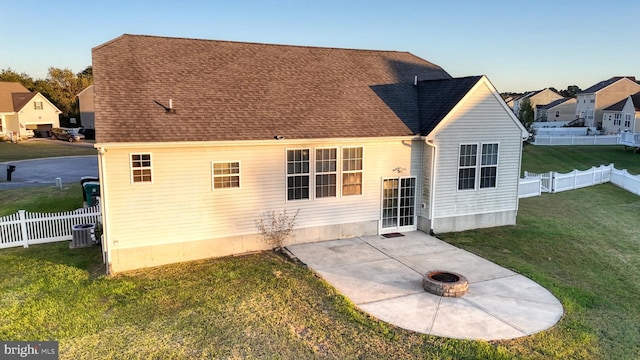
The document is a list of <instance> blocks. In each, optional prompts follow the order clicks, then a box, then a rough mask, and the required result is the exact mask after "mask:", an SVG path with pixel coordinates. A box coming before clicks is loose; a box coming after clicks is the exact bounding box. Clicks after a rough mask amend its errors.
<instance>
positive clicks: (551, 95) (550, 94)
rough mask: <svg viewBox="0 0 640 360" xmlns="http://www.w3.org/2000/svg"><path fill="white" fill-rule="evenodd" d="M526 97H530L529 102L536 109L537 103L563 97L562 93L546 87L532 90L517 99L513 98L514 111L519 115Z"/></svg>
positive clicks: (542, 103)
mask: <svg viewBox="0 0 640 360" xmlns="http://www.w3.org/2000/svg"><path fill="white" fill-rule="evenodd" d="M525 99H529V103H530V104H531V108H533V110H534V111H535V109H536V106H537V105H546V104H548V103H550V102H553V101H555V100H559V99H562V95H560V94H558V93H557V92H555V91H553V90H551V89H549V88H545V89H542V90H536V91H530V92H528V93H526V94H524V95H522V96H520V97H518V98H516V99H514V100H513V107H512V108H513V113H514V114H516V115H518V113H520V108H521V107H522V102H523V101H524V100H525Z"/></svg>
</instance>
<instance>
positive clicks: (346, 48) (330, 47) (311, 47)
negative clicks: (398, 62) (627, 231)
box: [93, 33, 430, 62]
mask: <svg viewBox="0 0 640 360" xmlns="http://www.w3.org/2000/svg"><path fill="white" fill-rule="evenodd" d="M126 37H135V38H153V39H166V40H186V41H193V42H220V43H227V44H245V45H262V46H273V47H291V48H303V49H305V48H306V49H326V50H344V51H361V52H369V53H380V52H382V53H395V54H409V55H412V56H413V57H415V58H417V59H420V60H422V61H428V60H425V59H423V58H421V57H419V56H417V55H414V54H413V53H411V52H409V51H399V50H380V49H358V48H348V47H345V48H342V47H332V46H319V45H318V46H312V45H292V44H276V43H262V42H255V41H240V40H219V39H198V38H190V37H175V36H160V35H145V34H126V33H125V34H122V35H120V36H118V37H117V38H115V39H111V40H109V41H107V42H105V43H103V44H100V45H97V46H95V47H94V48H93V49H99V48H102V47H104V46H106V45H109V44H111V43H114V42H116V41H119V40H121V39H123V38H126ZM429 62H430V61H429Z"/></svg>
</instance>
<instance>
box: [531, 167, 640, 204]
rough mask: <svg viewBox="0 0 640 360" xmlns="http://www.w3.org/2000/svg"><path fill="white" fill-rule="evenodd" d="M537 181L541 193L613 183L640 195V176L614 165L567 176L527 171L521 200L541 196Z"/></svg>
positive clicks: (593, 168)
mask: <svg viewBox="0 0 640 360" xmlns="http://www.w3.org/2000/svg"><path fill="white" fill-rule="evenodd" d="M535 181H538V186H539V188H540V193H543V192H549V193H556V192H562V191H567V190H574V189H579V188H583V187H587V186H593V185H598V184H604V183H607V182H611V183H612V184H614V185H616V186H619V187H621V188H623V189H625V190H627V191H629V192H632V193H634V194H636V195H640V175H631V174H629V173H628V172H627V170H618V169H616V168H615V166H614V165H613V164H610V165H601V166H599V167H592V168H591V169H589V170H584V171H580V170H573V171H572V172H570V173H567V174H560V173H557V172H555V171H550V172H548V173H542V174H536V173H530V172H528V171H525V172H524V179H520V188H519V198H525V197H531V196H538V195H540V194H536V193H535V190H534V188H535Z"/></svg>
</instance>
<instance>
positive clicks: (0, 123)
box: [0, 81, 61, 139]
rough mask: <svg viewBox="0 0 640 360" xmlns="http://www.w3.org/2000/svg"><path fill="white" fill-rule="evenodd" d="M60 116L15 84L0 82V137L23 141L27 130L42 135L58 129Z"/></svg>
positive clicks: (46, 102)
mask: <svg viewBox="0 0 640 360" xmlns="http://www.w3.org/2000/svg"><path fill="white" fill-rule="evenodd" d="M60 113H61V111H60V110H58V108H57V107H56V106H55V105H53V104H52V103H51V102H50V101H49V100H47V98H46V97H44V96H43V95H42V94H40V93H34V92H30V91H29V90H28V89H27V88H26V87H24V86H23V85H22V84H20V83H17V82H6V81H0V136H5V137H7V138H11V139H16V138H18V139H19V138H25V137H26V136H27V130H40V131H41V132H43V133H46V132H47V131H49V130H51V128H54V127H59V126H60V121H59V118H58V115H59V114H60Z"/></svg>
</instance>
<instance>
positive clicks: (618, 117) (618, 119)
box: [613, 113, 622, 125]
mask: <svg viewBox="0 0 640 360" xmlns="http://www.w3.org/2000/svg"><path fill="white" fill-rule="evenodd" d="M621 119H622V114H621V113H616V114H613V125H620V122H621Z"/></svg>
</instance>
